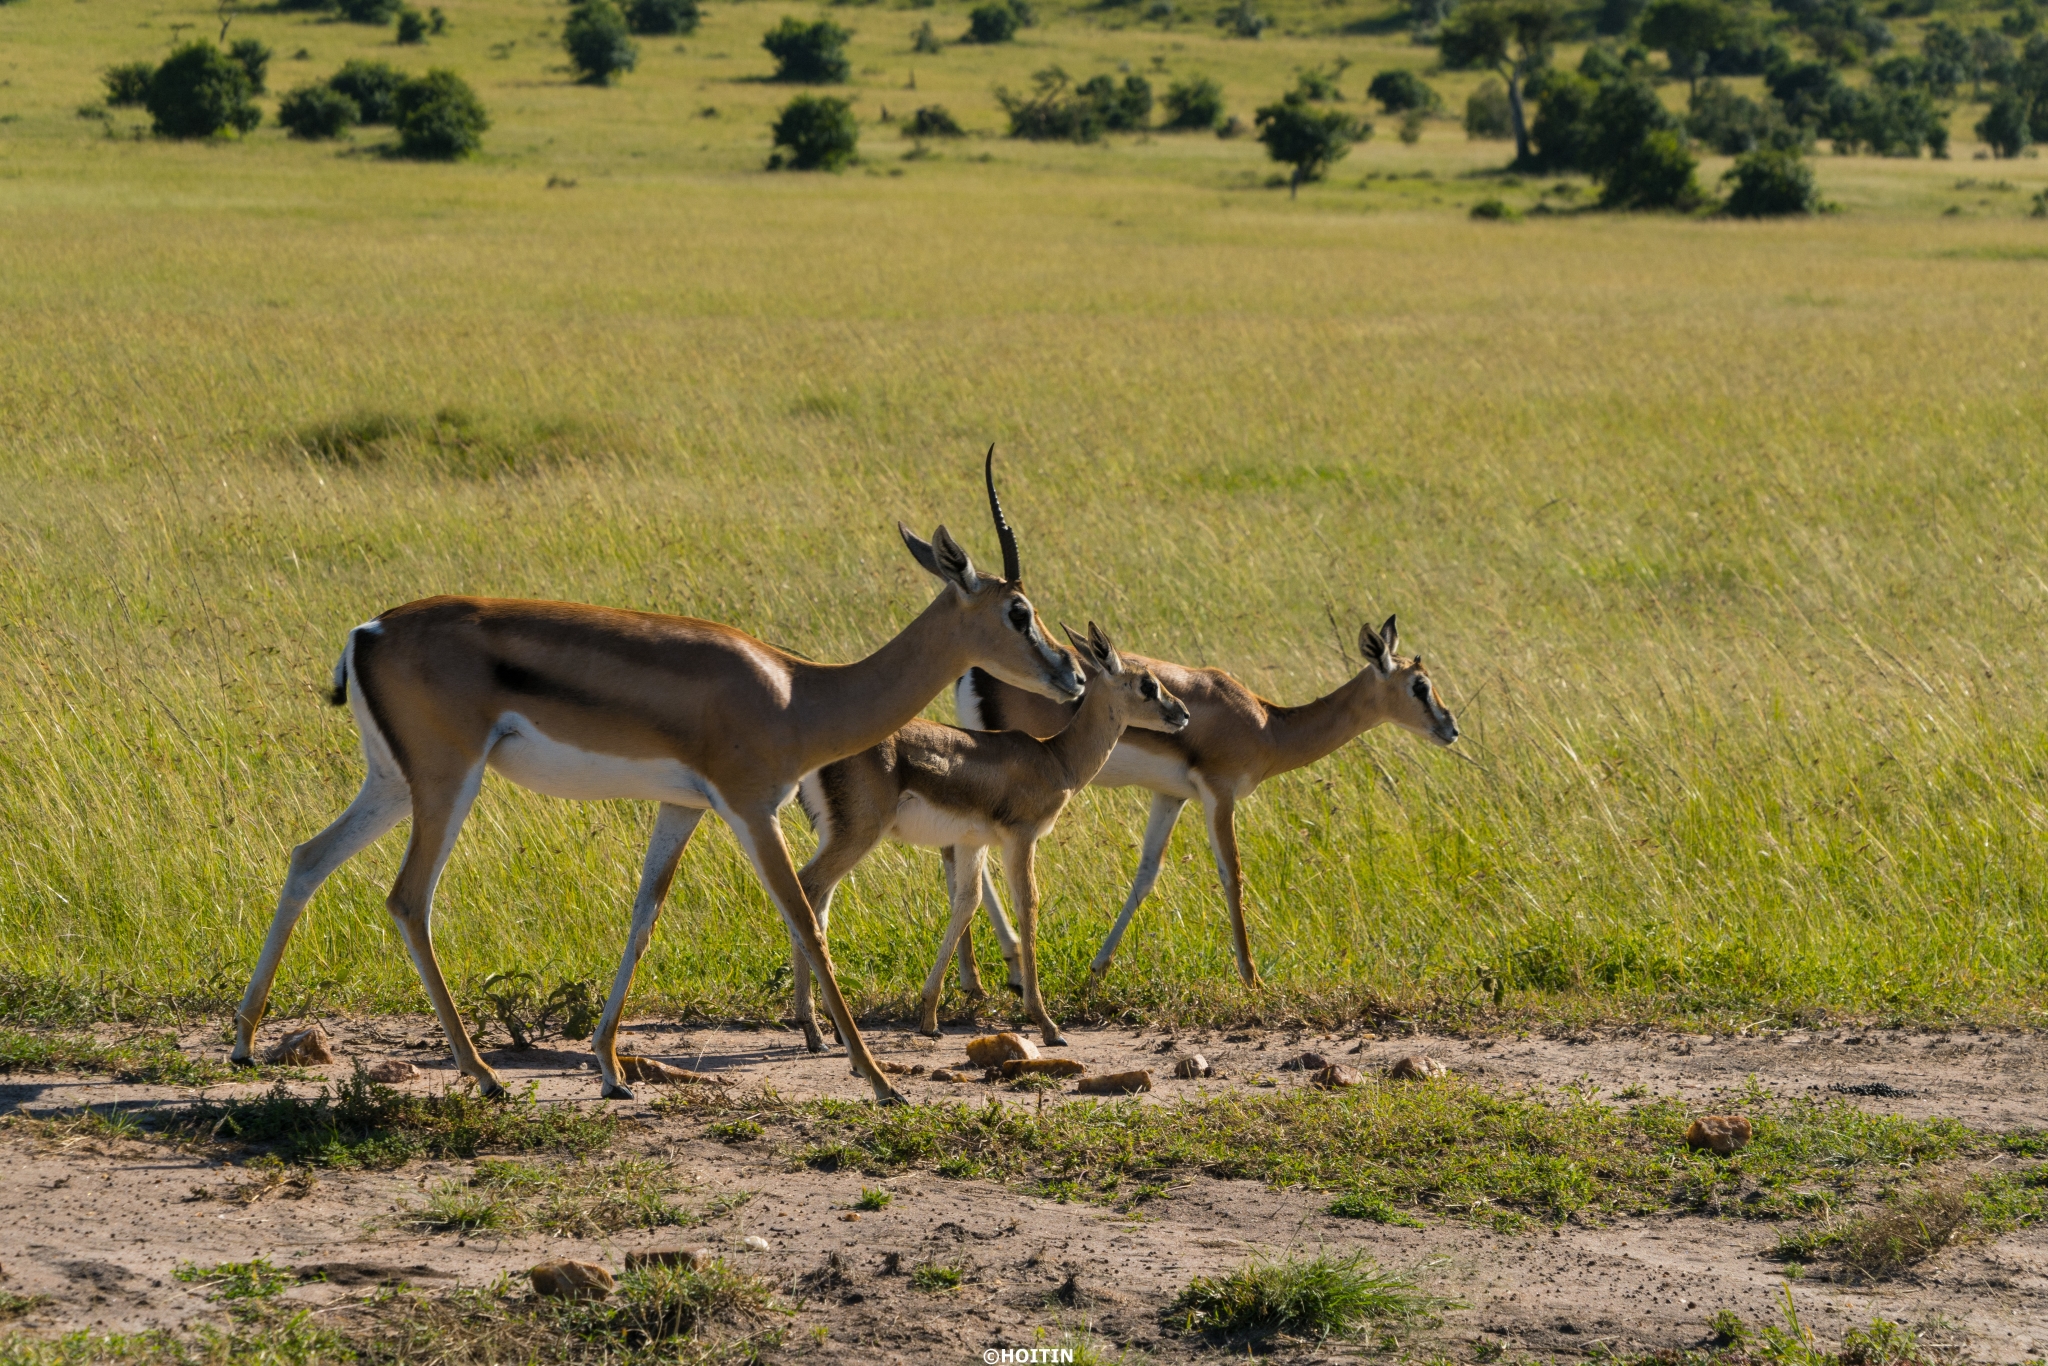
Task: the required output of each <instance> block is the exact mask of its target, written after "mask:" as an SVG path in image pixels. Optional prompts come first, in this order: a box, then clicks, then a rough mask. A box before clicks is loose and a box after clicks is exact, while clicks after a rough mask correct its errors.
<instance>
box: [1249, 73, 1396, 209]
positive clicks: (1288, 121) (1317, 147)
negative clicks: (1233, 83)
mask: <svg viewBox="0 0 2048 1366" xmlns="http://www.w3.org/2000/svg"><path fill="white" fill-rule="evenodd" d="M1257 117H1258V127H1259V141H1260V142H1263V143H1264V144H1266V155H1268V156H1270V157H1272V158H1273V160H1275V161H1279V162H1285V163H1286V164H1287V165H1289V166H1292V167H1293V168H1294V174H1293V175H1292V176H1291V177H1290V178H1289V179H1288V182H1287V197H1288V198H1289V199H1292V198H1294V197H1295V196H1296V195H1298V194H1300V192H1301V187H1302V184H1303V182H1305V181H1311V180H1321V179H1322V178H1323V173H1324V172H1325V171H1327V170H1328V169H1329V168H1330V167H1331V165H1332V164H1334V163H1336V162H1338V161H1341V160H1343V159H1344V157H1345V156H1346V155H1347V154H1348V153H1349V152H1350V151H1351V144H1352V143H1354V142H1357V141H1360V140H1361V138H1362V137H1370V136H1371V135H1372V127H1371V125H1369V124H1367V125H1361V124H1360V123H1359V122H1358V120H1356V119H1354V118H1352V117H1351V115H1349V114H1347V113H1345V112H1344V111H1343V110H1341V109H1318V108H1316V106H1315V105H1314V104H1313V103H1312V102H1310V101H1309V100H1308V99H1307V98H1306V97H1305V96H1303V95H1302V94H1301V92H1300V91H1298V90H1295V91H1289V92H1288V93H1287V95H1286V96H1285V97H1284V98H1282V99H1281V100H1280V102H1279V103H1277V104H1269V105H1267V106H1266V107H1265V108H1263V109H1261V110H1259V111H1258V116H1257Z"/></svg>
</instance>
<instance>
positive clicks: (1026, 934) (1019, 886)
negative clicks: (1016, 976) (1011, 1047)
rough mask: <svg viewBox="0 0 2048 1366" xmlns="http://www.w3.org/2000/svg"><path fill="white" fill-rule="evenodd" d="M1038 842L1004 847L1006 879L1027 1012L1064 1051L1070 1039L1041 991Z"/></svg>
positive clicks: (1012, 842)
mask: <svg viewBox="0 0 2048 1366" xmlns="http://www.w3.org/2000/svg"><path fill="white" fill-rule="evenodd" d="M1037 852H1038V846H1037V843H1036V842H1035V841H1033V840H1030V839H1012V840H1009V841H1006V842H1005V843H1004V845H1003V878H1004V880H1005V881H1007V882H1008V883H1009V884H1010V904H1011V905H1013V906H1015V907H1016V908H1017V926H1018V928H1019V929H1020V930H1021V931H1022V935H1021V936H1020V937H1021V941H1022V942H1021V944H1020V948H1021V950H1022V951H1021V953H1020V955H1019V956H1020V957H1021V958H1022V959H1023V961H1024V1013H1025V1014H1027V1015H1029V1016H1030V1017H1031V1022H1032V1023H1033V1024H1035V1025H1037V1026H1038V1031H1039V1035H1040V1037H1042V1038H1043V1039H1044V1040H1045V1042H1046V1044H1047V1046H1048V1047H1052V1048H1064V1047H1065V1046H1066V1043H1067V1036H1066V1035H1064V1034H1062V1033H1060V1027H1059V1026H1058V1025H1057V1024H1055V1023H1053V1018H1052V1012H1050V1011H1048V1010H1047V1009H1046V1008H1045V998H1044V997H1043V996H1041V995H1040V994H1039V991H1038V872H1037V869H1036V868H1035V866H1034V863H1033V860H1034V858H1035V857H1036V855H1037Z"/></svg>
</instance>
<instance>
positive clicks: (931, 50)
mask: <svg viewBox="0 0 2048 1366" xmlns="http://www.w3.org/2000/svg"><path fill="white" fill-rule="evenodd" d="M910 50H911V51H912V52H920V53H924V54H926V55H928V56H929V55H936V54H938V53H941V52H944V51H945V50H946V45H945V44H944V43H942V42H940V41H939V33H938V30H937V29H935V28H933V27H932V21H931V20H929V19H927V20H925V21H924V22H923V23H921V24H919V25H918V26H917V27H916V28H915V29H913V30H912V31H911V34H910Z"/></svg>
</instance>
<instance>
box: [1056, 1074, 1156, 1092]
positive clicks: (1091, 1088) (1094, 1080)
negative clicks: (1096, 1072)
mask: <svg viewBox="0 0 2048 1366" xmlns="http://www.w3.org/2000/svg"><path fill="white" fill-rule="evenodd" d="M1151 1089H1152V1074H1151V1073H1150V1072H1146V1071H1136V1072H1107V1073H1104V1074H1103V1075H1101V1076H1099V1077H1083V1078H1081V1080H1080V1081H1079V1082H1078V1083H1076V1085H1075V1090H1077V1091H1078V1092H1079V1093H1080V1094H1082V1095H1084V1096H1123V1095H1129V1094H1130V1093H1131V1092H1133V1091H1149V1090H1151Z"/></svg>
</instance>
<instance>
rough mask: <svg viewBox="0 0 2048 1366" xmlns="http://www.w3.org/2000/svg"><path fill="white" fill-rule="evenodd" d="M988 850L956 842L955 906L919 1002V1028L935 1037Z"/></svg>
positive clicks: (970, 917) (978, 896)
mask: <svg viewBox="0 0 2048 1366" xmlns="http://www.w3.org/2000/svg"><path fill="white" fill-rule="evenodd" d="M987 853H988V851H987V850H985V849H982V848H978V847H970V846H967V845H956V846H954V848H953V850H952V854H953V859H954V862H953V878H952V889H951V890H952V893H953V905H952V907H951V910H950V912H949V914H948V915H947V918H946V930H945V933H944V934H941V935H940V936H939V952H938V956H937V957H935V958H934V959H933V960H932V970H931V971H930V972H929V973H927V974H925V979H924V996H923V997H922V998H921V999H920V1000H919V1001H918V1005H917V1031H918V1033H920V1034H924V1035H928V1036H929V1037H931V1038H937V1037H938V1036H939V993H940V992H941V991H942V990H944V989H945V985H946V967H947V964H948V962H949V961H950V960H951V959H952V957H953V946H954V945H955V944H957V943H959V942H960V941H961V940H962V938H963V937H964V936H965V935H966V933H967V928H968V926H969V925H971V924H972V923H973V921H974V903H975V902H977V901H979V900H980V899H981V869H982V865H983V863H984V862H985V861H986V859H987Z"/></svg>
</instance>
